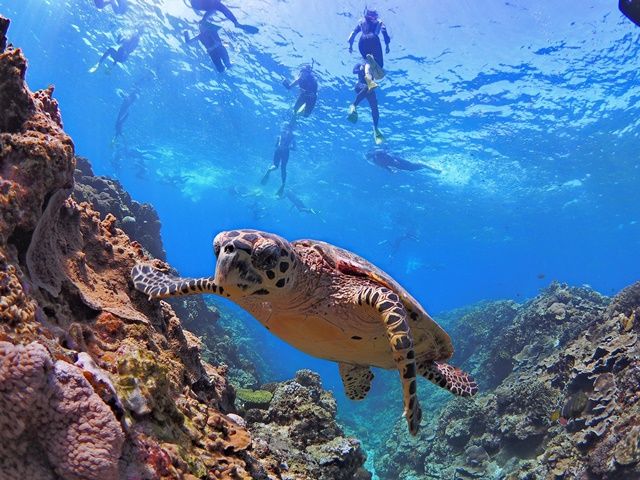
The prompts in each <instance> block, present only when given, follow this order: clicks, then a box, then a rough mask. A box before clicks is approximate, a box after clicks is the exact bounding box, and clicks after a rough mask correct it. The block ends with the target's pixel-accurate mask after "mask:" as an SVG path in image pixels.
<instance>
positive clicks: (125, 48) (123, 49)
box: [89, 31, 140, 73]
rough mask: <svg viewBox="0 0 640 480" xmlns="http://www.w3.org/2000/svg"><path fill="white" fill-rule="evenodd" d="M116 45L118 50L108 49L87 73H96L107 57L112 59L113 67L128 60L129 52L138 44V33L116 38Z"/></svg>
mask: <svg viewBox="0 0 640 480" xmlns="http://www.w3.org/2000/svg"><path fill="white" fill-rule="evenodd" d="M118 43H119V44H120V45H119V46H118V49H117V50H116V49H115V48H113V47H109V48H108V49H107V51H106V52H104V54H103V55H102V57H101V58H100V61H99V62H98V63H96V64H95V65H94V66H93V67H91V68H90V69H89V73H94V72H96V71H98V69H99V68H100V67H101V66H102V64H103V62H104V61H105V60H106V59H107V58H109V57H111V58H112V59H113V65H115V64H116V63H123V62H125V61H126V60H127V58H129V55H131V52H133V51H134V50H135V49H136V47H137V46H138V44H139V43H140V32H139V31H136V32H133V33H132V34H131V35H130V36H128V37H123V36H120V37H119V38H118ZM113 65H112V66H113Z"/></svg>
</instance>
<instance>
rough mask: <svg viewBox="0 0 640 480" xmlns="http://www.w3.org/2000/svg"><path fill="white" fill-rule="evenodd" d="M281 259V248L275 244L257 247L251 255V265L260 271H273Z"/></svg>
mask: <svg viewBox="0 0 640 480" xmlns="http://www.w3.org/2000/svg"><path fill="white" fill-rule="evenodd" d="M279 258H280V247H279V246H278V245H276V244H275V243H273V242H268V243H262V244H260V245H257V246H256V247H255V248H254V249H253V252H252V253H251V264H252V265H253V266H254V267H255V268H257V269H259V270H271V269H273V268H275V267H276V265H277V264H278V260H279Z"/></svg>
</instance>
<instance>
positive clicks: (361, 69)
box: [347, 63, 384, 145]
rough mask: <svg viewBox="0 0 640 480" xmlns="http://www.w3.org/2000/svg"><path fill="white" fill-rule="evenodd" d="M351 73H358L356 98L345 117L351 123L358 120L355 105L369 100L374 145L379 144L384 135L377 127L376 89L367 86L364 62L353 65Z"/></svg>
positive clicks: (378, 113) (378, 116) (378, 115)
mask: <svg viewBox="0 0 640 480" xmlns="http://www.w3.org/2000/svg"><path fill="white" fill-rule="evenodd" d="M353 73H355V74H356V75H358V82H357V83H356V86H355V91H356V98H355V100H354V101H353V103H352V104H351V106H350V107H349V116H348V117H347V119H348V120H349V121H350V122H352V123H356V122H357V121H358V111H357V107H358V105H359V104H360V102H362V100H364V99H365V98H366V99H367V102H369V106H370V107H371V116H372V118H373V139H374V140H375V142H376V145H380V144H381V143H382V142H383V141H384V136H383V135H382V132H381V131H380V130H379V129H378V121H379V120H380V111H379V110H378V97H377V96H376V91H375V90H372V89H370V88H369V87H368V86H367V83H366V79H365V64H364V63H359V64H357V65H356V66H355V67H353Z"/></svg>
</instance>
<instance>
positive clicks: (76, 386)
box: [0, 342, 124, 480]
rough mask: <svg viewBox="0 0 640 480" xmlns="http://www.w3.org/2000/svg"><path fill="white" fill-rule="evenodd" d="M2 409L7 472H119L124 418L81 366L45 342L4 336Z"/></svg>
mask: <svg viewBox="0 0 640 480" xmlns="http://www.w3.org/2000/svg"><path fill="white" fill-rule="evenodd" d="M0 411H2V412H3V415H2V416H1V417H0V471H2V474H3V475H6V476H5V477H3V478H43V479H46V478H53V477H54V475H53V472H54V471H55V473H56V474H57V475H58V476H60V477H62V478H64V479H65V480H94V479H95V480H116V479H117V478H118V459H119V457H120V453H121V451H122V444H123V442H124V434H123V432H122V429H121V427H120V424H119V423H118V421H117V420H116V418H115V416H114V414H113V413H112V412H111V410H110V409H109V407H108V406H107V405H106V404H105V403H104V402H103V401H102V400H101V399H100V397H98V395H96V393H95V392H94V391H93V388H92V387H91V385H90V384H89V382H88V381H87V380H86V379H85V377H84V376H83V373H82V370H81V369H79V368H78V367H76V366H75V365H72V364H69V363H66V362H63V361H57V362H55V363H53V360H52V359H51V356H50V355H49V352H48V351H47V350H46V349H45V347H44V346H42V345H41V344H39V343H35V342H34V343H31V344H29V345H27V346H22V345H13V344H11V343H7V342H0ZM47 460H48V463H47ZM26 465H28V466H29V469H30V470H29V471H26V470H25V468H26V467H25V466H26ZM25 475H26V477H25Z"/></svg>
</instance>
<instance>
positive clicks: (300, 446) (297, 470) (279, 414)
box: [245, 370, 371, 480]
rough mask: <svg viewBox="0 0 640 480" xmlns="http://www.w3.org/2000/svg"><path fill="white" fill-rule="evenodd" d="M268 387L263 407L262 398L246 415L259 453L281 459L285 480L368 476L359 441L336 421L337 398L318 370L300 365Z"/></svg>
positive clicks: (345, 479)
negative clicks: (324, 386)
mask: <svg viewBox="0 0 640 480" xmlns="http://www.w3.org/2000/svg"><path fill="white" fill-rule="evenodd" d="M272 386H273V387H274V392H273V398H271V400H270V402H268V403H267V408H266V409H265V403H266V402H262V403H261V404H260V405H257V408H248V409H247V411H246V414H245V418H246V420H247V422H248V425H249V430H250V431H251V433H252V434H253V435H254V436H255V437H256V439H257V443H258V446H257V447H256V454H257V455H258V456H260V457H261V458H263V459H264V460H265V461H267V462H268V463H271V464H275V460H274V459H273V456H274V455H275V456H276V458H284V461H282V460H280V464H279V468H280V470H281V472H282V473H281V475H282V478H283V479H291V480H293V479H298V478H314V479H317V480H351V479H362V480H366V479H370V478H371V474H370V473H369V472H367V471H366V470H364V468H362V465H363V464H364V461H365V454H364V452H363V451H362V448H361V446H360V442H358V441H357V440H355V439H353V438H345V437H343V432H342V430H341V429H340V427H339V426H338V425H337V423H336V420H335V414H336V402H335V399H334V397H333V395H332V394H331V393H330V392H326V391H324V390H323V389H322V385H321V382H320V377H319V375H318V374H316V373H314V372H311V371H310V370H300V371H298V372H297V373H296V376H295V379H293V380H290V381H287V382H284V383H281V384H277V385H272ZM253 396H254V397H255V393H254V394H253ZM262 396H264V397H266V396H265V395H264V394H263V395H262ZM254 400H255V399H254ZM264 400H266V398H265V399H264ZM252 403H257V402H252Z"/></svg>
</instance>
